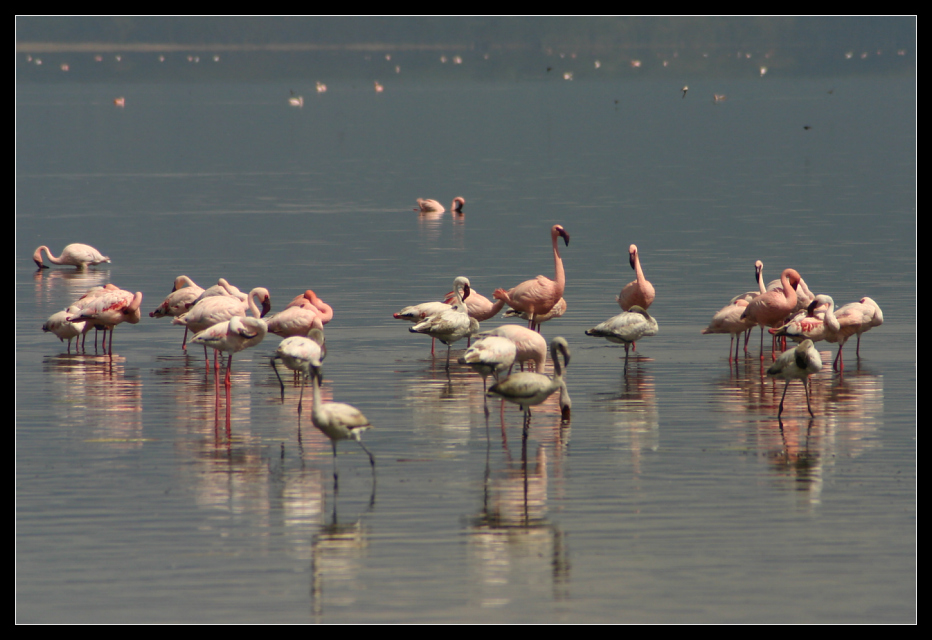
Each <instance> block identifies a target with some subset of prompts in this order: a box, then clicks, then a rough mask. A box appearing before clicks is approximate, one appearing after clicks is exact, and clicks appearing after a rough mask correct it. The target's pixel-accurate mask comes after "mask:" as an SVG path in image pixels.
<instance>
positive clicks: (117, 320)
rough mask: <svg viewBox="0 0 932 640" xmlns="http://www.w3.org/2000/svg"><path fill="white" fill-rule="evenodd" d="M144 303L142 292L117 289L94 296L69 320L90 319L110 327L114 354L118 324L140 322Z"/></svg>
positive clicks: (111, 349)
mask: <svg viewBox="0 0 932 640" xmlns="http://www.w3.org/2000/svg"><path fill="white" fill-rule="evenodd" d="M141 305H142V292H141V291H137V292H136V293H135V294H133V293H131V292H129V291H124V290H123V289H117V290H116V291H109V292H107V293H104V294H103V295H100V296H97V297H96V298H93V299H92V300H91V301H90V302H89V303H88V304H87V306H85V307H84V308H83V309H82V310H81V311H80V312H79V313H77V314H76V315H73V316H68V318H67V320H68V322H78V321H81V320H89V321H90V323H91V324H93V325H103V326H104V327H105V328H106V329H110V345H109V351H108V353H110V354H111V355H112V354H113V330H114V328H116V326H117V325H118V324H121V323H123V322H129V323H130V324H138V323H139V320H140V319H141V318H142V313H141V312H140V310H139V307H140V306H141Z"/></svg>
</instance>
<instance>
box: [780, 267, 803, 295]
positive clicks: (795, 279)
mask: <svg viewBox="0 0 932 640" xmlns="http://www.w3.org/2000/svg"><path fill="white" fill-rule="evenodd" d="M783 275H785V276H786V279H787V281H788V282H789V283H790V286H791V287H792V288H793V291H795V290H796V286H797V285H798V284H799V281H800V280H802V276H800V275H799V272H798V271H797V270H796V269H785V270H784V271H783Z"/></svg>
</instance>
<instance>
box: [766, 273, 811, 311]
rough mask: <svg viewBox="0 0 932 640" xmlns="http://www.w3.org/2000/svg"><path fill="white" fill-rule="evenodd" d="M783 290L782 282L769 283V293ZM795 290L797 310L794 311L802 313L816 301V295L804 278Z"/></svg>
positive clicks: (773, 281)
mask: <svg viewBox="0 0 932 640" xmlns="http://www.w3.org/2000/svg"><path fill="white" fill-rule="evenodd" d="M782 288H783V283H782V282H781V281H780V280H771V281H770V282H768V283H767V291H773V290H775V289H782ZM793 290H794V291H795V292H796V308H795V309H793V311H802V310H803V309H805V308H807V307H808V306H809V303H811V302H812V301H813V300H815V294H813V293H812V291H810V290H809V286H808V285H807V284H806V281H805V280H803V279H802V278H800V279H799V282H798V283H796V286H795V287H793Z"/></svg>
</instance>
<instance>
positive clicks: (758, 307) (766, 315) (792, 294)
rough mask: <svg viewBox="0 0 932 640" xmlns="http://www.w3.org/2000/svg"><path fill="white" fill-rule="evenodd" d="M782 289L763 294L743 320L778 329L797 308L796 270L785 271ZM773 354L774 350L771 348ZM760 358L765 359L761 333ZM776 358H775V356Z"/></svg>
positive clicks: (753, 303) (742, 316) (758, 297)
mask: <svg viewBox="0 0 932 640" xmlns="http://www.w3.org/2000/svg"><path fill="white" fill-rule="evenodd" d="M780 282H781V283H782V285H783V286H782V287H781V288H780V289H773V290H771V291H768V292H767V293H762V294H760V295H759V296H757V297H756V298H754V299H753V300H751V301H750V302H749V303H748V306H747V308H746V309H745V310H744V313H742V315H741V318H742V319H748V320H749V321H750V322H752V323H754V324H758V325H760V326H761V327H778V326H780V325H781V324H782V323H783V319H784V318H786V317H787V316H788V315H789V314H790V313H792V312H793V310H794V309H795V308H796V285H797V284H798V283H799V273H798V272H797V271H796V270H795V269H784V270H783V273H782V274H781V275H780ZM771 352H773V349H772V348H771ZM760 357H761V360H763V359H764V333H763V331H761V343H760ZM774 357H775V356H774Z"/></svg>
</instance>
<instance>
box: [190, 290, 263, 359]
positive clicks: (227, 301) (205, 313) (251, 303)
mask: <svg viewBox="0 0 932 640" xmlns="http://www.w3.org/2000/svg"><path fill="white" fill-rule="evenodd" d="M256 298H258V299H259V300H261V302H262V310H261V311H260V309H259V306H258V305H257V304H256ZM271 306H272V304H271V299H270V297H269V291H268V289H264V288H262V287H256V288H255V289H253V290H252V291H250V292H249V295H247V296H246V300H245V301H241V300H240V299H239V298H234V297H232V296H229V295H226V296H219V295H218V296H210V297H207V298H202V299H201V301H200V302H198V303H197V304H195V305H194V306H193V307H191V309H190V310H189V311H188V312H187V313H184V314H182V315H180V316H178V317H176V318H175V319H174V320H172V324H177V325H182V326H185V327H187V328H188V329H190V330H191V331H193V332H195V333H200V332H201V331H204V330H206V329H208V328H209V327H212V326H214V325H215V324H219V323H221V322H226V321H227V320H229V319H230V318H232V317H234V316H245V315H246V312H247V310H248V311H251V312H252V315H253V317H254V318H261V317H262V316H264V315H265V314H266V313H268V311H269V309H270V308H271ZM266 330H267V328H266ZM204 358H205V359H207V347H206V345H205V347H204ZM215 364H216V362H215ZM218 366H219V365H218Z"/></svg>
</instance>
